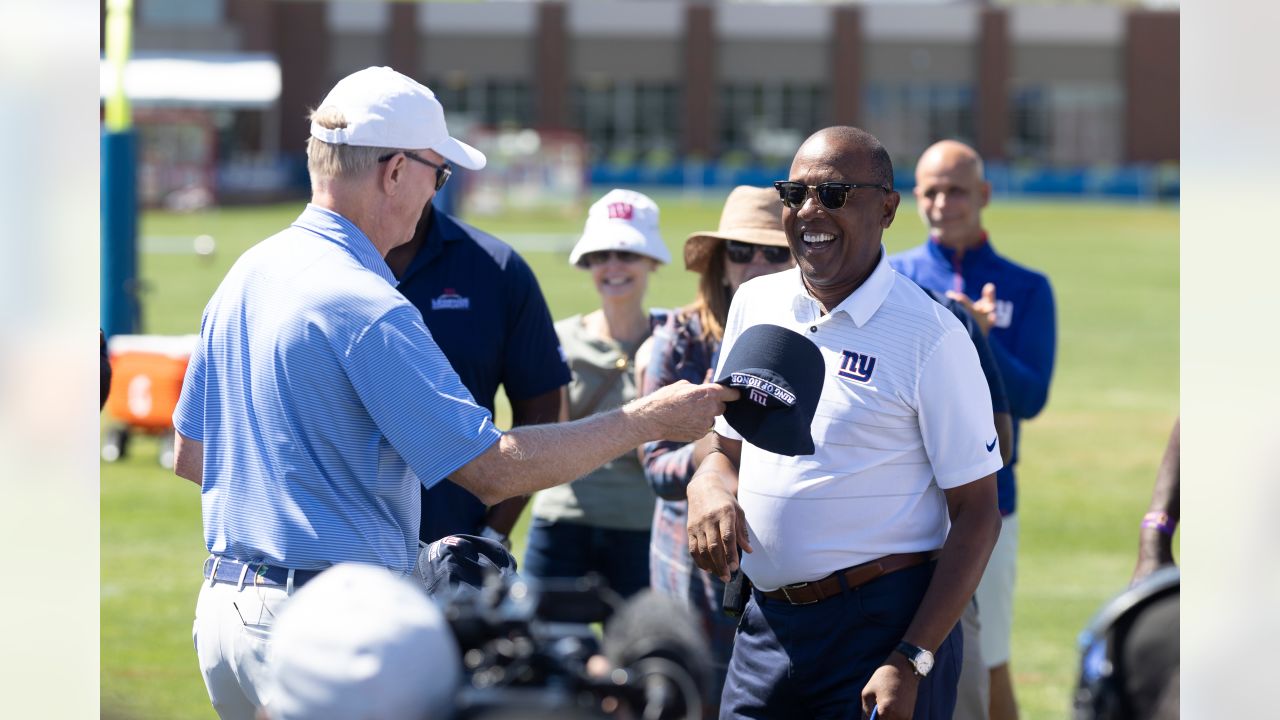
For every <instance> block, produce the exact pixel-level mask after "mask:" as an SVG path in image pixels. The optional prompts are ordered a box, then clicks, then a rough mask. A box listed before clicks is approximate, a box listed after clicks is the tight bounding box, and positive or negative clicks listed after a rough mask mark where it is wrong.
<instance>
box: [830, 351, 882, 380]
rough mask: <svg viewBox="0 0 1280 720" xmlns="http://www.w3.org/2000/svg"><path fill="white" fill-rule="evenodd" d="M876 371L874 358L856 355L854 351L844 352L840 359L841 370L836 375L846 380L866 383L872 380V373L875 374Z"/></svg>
mask: <svg viewBox="0 0 1280 720" xmlns="http://www.w3.org/2000/svg"><path fill="white" fill-rule="evenodd" d="M875 369H876V359H875V358H874V357H872V356H870V355H863V354H861V353H856V352H853V351H852V350H844V351H842V354H841V357H840V370H839V371H838V372H837V373H836V374H837V375H839V376H840V377H842V378H844V379H846V380H852V381H854V382H856V383H866V382H868V381H869V380H871V373H873V372H875Z"/></svg>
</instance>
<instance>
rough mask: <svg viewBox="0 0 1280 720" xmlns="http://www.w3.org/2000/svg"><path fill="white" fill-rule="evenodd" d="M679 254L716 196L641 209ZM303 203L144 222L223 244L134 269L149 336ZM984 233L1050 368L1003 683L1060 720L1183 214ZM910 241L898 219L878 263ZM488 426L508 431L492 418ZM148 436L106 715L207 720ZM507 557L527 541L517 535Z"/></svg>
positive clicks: (107, 588)
mask: <svg viewBox="0 0 1280 720" xmlns="http://www.w3.org/2000/svg"><path fill="white" fill-rule="evenodd" d="M655 197H656V199H658V201H659V204H660V205H661V207H662V216H663V220H662V227H663V232H664V235H665V236H666V238H667V241H668V245H669V246H670V247H671V250H672V254H673V256H674V257H676V258H679V257H680V248H681V246H682V244H683V240H684V238H685V237H686V236H687V235H688V234H689V233H690V232H693V231H695V230H702V229H709V228H714V227H715V225H716V224H717V222H718V218H719V207H720V206H719V203H720V202H721V201H722V199H723V196H709V197H707V198H706V199H702V200H699V199H697V198H689V197H684V196H680V195H669V196H667V195H655ZM300 208H301V206H300V205H299V204H295V205H288V206H272V207H262V208H245V209H220V210H213V211H209V212H204V213H199V214H193V215H174V214H168V213H148V214H146V215H144V217H143V218H142V221H141V234H142V235H143V236H171V237H188V238H189V237H193V236H195V235H198V234H205V233H207V234H210V235H212V236H214V237H215V238H216V240H217V243H218V245H217V247H218V249H217V252H216V253H215V255H214V256H212V257H199V256H196V255H194V254H192V253H182V254H164V253H146V254H143V255H142V257H141V261H140V262H141V274H142V276H143V278H144V280H145V288H146V294H145V301H144V302H145V311H144V324H145V331H146V332H149V333H157V334H182V333H195V332H198V331H199V325H200V312H201V310H202V308H203V307H204V304H205V302H206V301H207V299H208V298H209V295H210V294H211V293H212V291H213V289H214V288H215V287H216V285H217V283H218V282H219V280H221V278H222V276H223V275H224V274H225V272H226V270H227V268H228V267H230V265H231V263H232V262H234V260H235V258H236V257H238V256H239V254H240V253H241V252H243V251H244V250H245V249H246V248H248V247H249V246H250V245H252V244H253V243H255V242H257V241H258V240H260V239H261V238H262V237H264V236H266V235H268V234H270V233H273V232H275V231H276V230H278V229H279V228H282V227H284V226H285V225H286V224H287V223H288V222H290V221H291V220H292V219H293V218H294V217H295V216H296V214H297V212H298V211H299V210H300ZM475 222H476V224H477V225H479V226H481V227H483V228H484V229H486V230H489V231H491V232H494V233H495V234H497V235H498V236H499V237H509V238H514V237H517V236H518V235H520V234H526V233H550V234H565V235H572V234H573V233H575V232H577V231H579V230H580V228H581V225H580V220H579V219H577V218H570V219H565V218H562V217H558V216H553V215H549V214H548V215H533V216H528V217H519V218H517V217H511V216H508V217H505V218H502V219H500V220H499V219H477V220H475ZM986 224H987V227H988V229H989V230H990V232H991V234H992V239H993V242H994V243H995V244H996V246H997V247H998V248H999V250H1000V251H1001V252H1003V253H1005V254H1007V255H1009V256H1010V257H1012V258H1014V259H1016V260H1018V261H1019V262H1022V263H1024V264H1026V265H1029V266H1031V267H1035V268H1038V269H1040V270H1042V271H1044V272H1046V273H1047V274H1048V275H1049V277H1050V278H1051V280H1052V282H1053V285H1054V288H1055V292H1056V294H1057V302H1058V324H1059V338H1058V362H1057V372H1056V374H1055V377H1054V383H1053V389H1052V392H1051V397H1050V401H1049V405H1048V407H1047V408H1046V409H1045V411H1044V412H1043V413H1042V414H1041V416H1040V417H1038V418H1036V419H1034V420H1032V421H1030V422H1028V423H1026V424H1025V425H1024V426H1023V427H1024V437H1023V445H1022V460H1021V462H1020V464H1019V477H1020V486H1021V487H1020V498H1021V504H1020V508H1019V513H1020V517H1021V525H1022V536H1021V549H1020V556H1019V561H1018V568H1019V576H1018V586H1017V598H1016V605H1015V618H1014V640H1013V643H1014V648H1013V660H1012V664H1011V667H1012V669H1013V672H1014V677H1015V682H1016V684H1017V690H1018V697H1019V701H1020V703H1021V706H1022V710H1023V716H1024V717H1025V718H1029V719H1030V720H1037V719H1038V718H1060V717H1065V716H1066V715H1067V711H1068V708H1069V698H1070V689H1071V685H1072V683H1073V682H1074V680H1075V665H1076V649H1075V638H1076V635H1077V633H1078V632H1079V631H1080V629H1081V628H1082V627H1083V625H1084V624H1085V622H1086V621H1087V620H1088V618H1089V617H1090V615H1091V614H1092V613H1093V612H1094V611H1095V610H1096V609H1097V608H1098V607H1099V605H1100V604H1101V603H1102V602H1103V601H1104V600H1106V599H1107V598H1108V597H1110V596H1111V595H1112V594H1114V593H1115V592H1117V591H1118V590H1120V589H1121V588H1122V587H1123V586H1124V584H1125V583H1126V582H1127V580H1128V577H1129V573H1130V571H1131V570H1132V567H1133V562H1134V553H1135V548H1136V539H1137V532H1136V530H1137V524H1138V520H1139V518H1140V517H1141V516H1142V513H1143V512H1144V511H1145V507H1146V503H1147V500H1148V498H1149V495H1150V490H1151V485H1152V482H1153V479H1154V477H1155V468H1156V466H1157V464H1158V463H1159V460H1160V456H1161V453H1162V452H1163V449H1164V443H1165V439H1166V437H1167V434H1168V431H1169V428H1170V427H1171V425H1172V423H1173V420H1174V417H1175V416H1176V414H1177V412H1178V324H1179V322H1178V317H1179V316H1178V214H1177V209H1176V208H1175V207H1169V206H1148V205H1126V204H1109V203H1085V202H1074V201H1061V202H1034V203H1033V202H1026V201H1015V200H1003V201H1000V200H997V202H996V204H995V206H994V207H993V208H992V209H991V210H989V211H988V213H987V217H986ZM922 239H923V232H922V229H921V224H920V222H919V220H918V219H917V218H916V217H915V216H914V207H913V206H911V205H910V204H909V203H907V202H904V204H903V208H902V209H901V211H900V213H899V216H898V219H897V222H896V223H895V224H894V226H893V228H891V230H890V232H889V233H888V235H887V238H886V244H887V245H888V248H889V250H890V251H891V252H893V251H897V250H900V249H904V248H906V247H909V246H910V245H913V244H915V243H917V242H919V241H921V240H922ZM523 254H524V256H525V257H526V259H527V260H528V261H529V263H530V265H532V267H533V269H534V271H535V272H536V273H537V275H538V278H539V280H540V282H541V284H542V288H543V291H544V292H545V294H546V295H547V299H548V302H549V303H550V305H551V311H552V314H553V315H554V316H555V317H556V318H561V317H564V316H566V315H571V314H573V313H577V312H583V311H587V310H589V309H591V308H592V307H594V304H593V303H594V301H595V294H594V292H593V290H592V289H591V287H590V285H589V282H588V280H587V278H586V277H585V276H584V275H583V274H582V272H581V271H579V270H576V269H574V268H572V267H570V266H569V265H568V263H567V262H566V257H567V252H533V251H527V252H524V253H523ZM693 280H694V276H693V275H692V274H690V273H687V272H685V271H684V270H683V267H682V264H681V263H680V262H679V260H677V263H676V264H674V265H673V266H671V267H667V268H664V269H663V270H661V271H660V272H658V273H657V275H656V276H655V277H654V280H653V282H652V283H651V286H650V295H649V298H650V304H651V305H654V306H661V307H672V306H676V305H680V304H682V303H684V302H687V301H688V299H689V298H691V296H692V292H693ZM498 415H499V417H498V420H499V424H500V425H505V422H506V418H507V417H508V414H507V412H506V408H505V406H503V405H501V403H500V405H499V410H498ZM154 450H155V448H154V443H153V442H151V441H148V440H147V439H146V438H142V439H140V440H138V441H137V442H135V443H134V446H133V448H132V449H131V454H130V456H129V457H128V458H126V459H125V460H122V461H120V462H118V463H114V464H103V465H102V495H101V497H102V538H101V541H102V542H101V564H102V588H101V598H102V606H101V628H102V630H101V653H102V658H101V659H102V664H101V681H102V701H103V708H104V712H105V711H107V710H110V711H112V712H113V713H115V714H118V715H120V716H129V717H135V718H166V719H168V718H212V717H215V716H214V713H213V711H212V709H211V708H210V706H209V702H208V697H207V695H206V694H205V691H204V686H203V684H202V683H201V680H200V675H199V672H198V670H197V668H196V663H195V653H194V651H193V648H192V643H191V621H192V618H193V612H194V608H195V599H196V594H197V593H198V584H199V581H198V577H199V567H200V562H201V561H202V559H203V558H204V556H205V551H204V543H203V539H202V533H201V527H200V500H199V492H198V490H197V488H196V487H195V486H194V485H192V484H191V483H189V482H187V481H185V480H181V479H179V478H177V477H176V476H174V475H172V474H171V473H169V472H166V471H164V470H162V469H161V468H160V467H159V466H158V465H157V464H156V462H155V452H154ZM515 535H516V537H515V541H516V544H517V548H516V553H517V556H519V555H520V554H521V553H522V547H521V546H522V544H523V539H524V530H523V528H522V527H520V528H517V531H516V534H515Z"/></svg>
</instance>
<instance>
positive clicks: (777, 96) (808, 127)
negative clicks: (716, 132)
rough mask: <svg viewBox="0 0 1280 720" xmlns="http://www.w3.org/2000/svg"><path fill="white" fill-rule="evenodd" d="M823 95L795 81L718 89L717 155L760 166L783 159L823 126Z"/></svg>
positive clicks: (818, 87)
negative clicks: (733, 156)
mask: <svg viewBox="0 0 1280 720" xmlns="http://www.w3.org/2000/svg"><path fill="white" fill-rule="evenodd" d="M826 102H827V95H826V91H825V90H824V89H823V87H822V86H821V85H817V84H801V83H758V82H757V83H732V84H727V85H723V86H721V88H720V104H719V112H720V151H721V152H722V153H730V154H745V155H748V156H750V157H752V158H753V159H756V160H760V161H764V162H775V161H778V160H779V159H783V160H785V159H789V158H790V157H791V156H792V155H794V154H795V151H796V148H798V147H799V146H800V143H801V142H803V141H804V139H805V138H806V137H808V136H809V135H810V134H812V133H813V132H814V131H816V130H818V129H820V128H822V127H823V126H825V125H826V124H827V123H826V122H825V118H826V115H827V113H826Z"/></svg>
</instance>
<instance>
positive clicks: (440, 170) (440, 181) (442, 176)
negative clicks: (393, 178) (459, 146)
mask: <svg viewBox="0 0 1280 720" xmlns="http://www.w3.org/2000/svg"><path fill="white" fill-rule="evenodd" d="M401 153H403V154H404V156H405V157H407V158H409V159H410V160H416V161H418V162H420V163H422V164H423V165H426V166H427V167H433V168H435V169H436V192H440V188H442V187H444V184H445V183H447V182H449V176H450V175H452V174H453V168H451V167H449V163H445V164H443V165H437V164H435V163H433V162H431V161H430V160H428V159H426V158H424V157H422V156H421V155H419V154H417V153H415V152H410V151H408V150H397V151H395V152H393V153H389V154H387V155H383V156H382V157H380V158H378V162H380V163H384V162H386V161H388V160H390V159H391V158H393V157H395V156H397V155H400V154H401Z"/></svg>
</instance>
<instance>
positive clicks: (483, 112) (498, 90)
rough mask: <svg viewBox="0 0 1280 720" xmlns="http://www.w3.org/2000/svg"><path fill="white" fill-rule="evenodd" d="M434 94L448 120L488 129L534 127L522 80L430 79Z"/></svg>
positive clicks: (524, 84) (525, 83)
mask: <svg viewBox="0 0 1280 720" xmlns="http://www.w3.org/2000/svg"><path fill="white" fill-rule="evenodd" d="M427 86H428V87H430V88H431V89H432V90H433V91H435V94H436V97H437V98H439V99H440V102H441V104H443V105H444V108H445V114H446V115H448V117H449V118H450V120H452V118H453V117H454V116H462V117H465V119H466V122H467V123H469V124H476V125H487V126H490V127H528V126H529V125H532V124H533V104H532V98H531V96H530V94H529V83H528V82H526V81H524V80H470V79H467V78H465V77H459V76H454V77H444V78H432V79H430V80H428V81H427Z"/></svg>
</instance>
